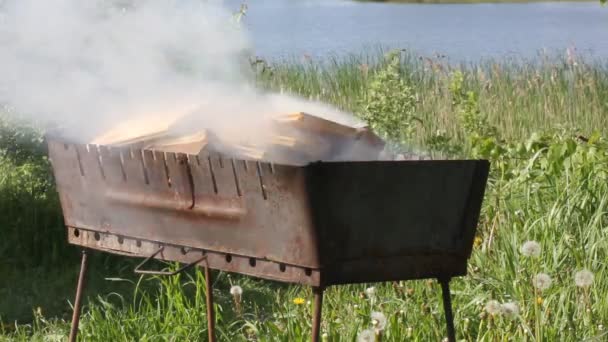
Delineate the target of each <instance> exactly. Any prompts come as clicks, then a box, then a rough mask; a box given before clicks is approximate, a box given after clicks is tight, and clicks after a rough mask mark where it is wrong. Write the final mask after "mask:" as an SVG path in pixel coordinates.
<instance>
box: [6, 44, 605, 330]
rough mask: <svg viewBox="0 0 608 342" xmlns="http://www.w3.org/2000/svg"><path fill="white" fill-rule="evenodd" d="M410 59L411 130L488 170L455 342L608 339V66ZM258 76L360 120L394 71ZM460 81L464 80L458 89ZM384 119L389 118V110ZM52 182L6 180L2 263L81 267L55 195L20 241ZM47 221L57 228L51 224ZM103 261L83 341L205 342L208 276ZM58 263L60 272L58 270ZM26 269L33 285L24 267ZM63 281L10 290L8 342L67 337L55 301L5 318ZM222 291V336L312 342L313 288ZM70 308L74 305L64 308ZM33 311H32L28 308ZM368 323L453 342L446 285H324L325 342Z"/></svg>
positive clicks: (365, 62) (221, 279) (248, 281)
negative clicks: (143, 274) (34, 203)
mask: <svg viewBox="0 0 608 342" xmlns="http://www.w3.org/2000/svg"><path fill="white" fill-rule="evenodd" d="M401 58H402V60H401V62H400V66H399V68H398V71H399V72H398V76H397V77H398V78H399V79H400V80H403V81H404V82H405V84H407V85H408V86H409V87H411V88H412V89H413V92H414V96H415V99H416V101H415V102H414V103H413V104H412V105H413V106H414V113H415V115H416V116H417V117H418V118H419V119H420V121H413V124H414V126H415V129H414V131H413V133H412V136H411V137H412V139H413V143H417V144H420V145H423V146H424V145H425V144H426V146H429V148H430V147H431V146H432V147H434V148H439V149H441V150H442V152H444V153H446V154H447V155H454V154H456V155H464V156H467V157H474V158H489V159H491V161H492V172H491V176H490V179H489V183H488V189H487V191H486V197H485V200H484V207H483V210H482V215H481V218H480V223H479V226H478V235H477V238H476V245H475V248H474V251H473V254H472V257H471V259H470V265H469V270H468V271H469V274H468V276H466V277H463V278H458V279H454V281H453V284H452V296H453V302H454V307H455V309H456V310H455V319H456V326H457V335H458V336H459V338H461V339H464V340H466V341H581V340H585V339H595V340H596V341H601V340H606V339H607V338H608V335H606V327H607V326H608V296H607V294H608V267H607V264H606V262H607V260H608V239H607V238H606V236H608V167H607V166H608V142H607V141H606V140H605V138H604V136H605V134H606V132H605V129H604V127H606V120H607V114H608V113H607V106H608V87H607V85H608V70H606V66H605V65H602V64H597V63H586V62H584V61H580V60H574V59H573V58H564V59H563V60H539V61H535V62H534V63H523V62H494V61H488V62H483V63H481V64H478V65H468V66H449V65H448V63H446V62H445V61H442V60H441V59H418V58H416V57H415V56H413V55H403V56H401ZM255 68H256V70H257V82H258V83H259V85H260V86H261V87H266V88H268V89H274V90H279V91H280V90H282V91H285V92H293V93H297V94H301V95H303V96H305V97H311V98H314V99H317V98H318V99H321V100H323V101H327V102H330V103H333V104H335V105H337V106H339V107H341V108H344V109H348V110H352V111H354V112H356V113H359V114H362V113H364V112H365V111H366V110H368V109H369V108H370V106H369V105H368V104H369V101H371V100H373V101H378V99H379V98H380V99H381V98H382V97H381V96H380V97H375V98H372V97H370V96H369V94H368V92H369V90H370V87H372V86H371V85H370V84H371V83H372V81H373V80H377V79H378V77H377V76H378V75H379V74H380V73H382V72H383V70H384V71H386V70H387V69H386V68H387V64H386V63H385V62H383V61H382V59H381V58H378V56H371V57H352V58H350V59H344V60H338V59H333V60H329V61H323V62H320V63H316V62H307V63H299V62H298V63H279V64H274V65H266V64H265V63H264V62H258V63H255ZM457 71H460V73H461V74H462V78H461V79H460V78H459V76H458V75H460V74H459V73H458V72H457ZM386 75H387V74H384V76H383V77H384V78H383V79H386V77H393V76H390V73H389V76H386ZM374 89H375V90H377V91H381V89H380V88H374ZM389 90H390V89H389ZM388 95H390V96H395V97H396V98H399V96H401V95H400V94H388ZM370 99H371V100H370ZM372 107H373V108H376V107H377V106H372ZM366 108H367V109H366ZM387 108H389V110H390V108H391V107H390V105H389V106H388V107H387ZM367 114H369V113H367ZM408 124H412V122H409V123H408ZM404 126H405V125H404ZM438 131H439V132H443V133H438ZM594 132H595V133H594ZM580 136H582V138H581V137H580ZM440 138H441V139H443V140H441V139H440ZM437 141H440V142H441V143H437ZM9 145H10V144H9ZM26 146H27V144H26ZM460 147H462V148H460ZM4 148H5V149H7V147H4ZM16 150H20V149H19V148H17V149H16ZM32 153H33V152H27V153H25V154H26V155H27V154H32ZM11 158H12V159H11ZM40 158H41V157H39V156H37V157H35V158H34V160H39V159H40ZM19 163H21V164H19ZM31 163H34V164H36V163H37V162H33V161H27V160H26V161H24V162H18V161H17V159H16V158H13V157H8V156H7V157H6V158H5V159H2V163H0V165H2V167H4V169H3V170H4V171H5V172H9V170H12V171H10V172H13V173H15V172H19V171H15V170H18V166H19V165H30V164H31ZM36 165H37V164H36ZM41 165H44V163H42V164H41ZM24 167H25V166H24ZM28 167H29V166H28ZM41 167H42V166H41ZM10 172H9V173H10ZM45 172H48V170H47V171H45ZM45 172H42V173H41V174H39V175H38V174H37V176H36V177H33V178H28V176H26V175H25V174H23V173H17V174H18V176H15V177H17V179H19V180H20V182H22V183H18V182H17V181H12V182H4V183H1V182H0V194H2V196H4V197H6V200H5V202H2V203H3V207H2V208H3V211H2V212H4V213H5V216H6V219H5V220H4V221H3V226H2V234H3V237H4V236H7V239H3V243H2V246H4V247H3V250H2V254H0V255H1V257H2V258H3V260H4V258H8V257H9V256H12V255H13V254H14V253H16V252H17V251H18V249H19V247H18V246H19V244H23V245H24V246H32V247H31V249H29V250H28V249H26V250H24V252H25V253H23V255H26V254H28V253H30V252H31V253H32V255H34V256H36V255H41V254H45V253H49V255H52V253H53V252H52V251H53V248H55V247H53V246H55V245H57V246H60V248H59V249H60V250H61V252H60V253H59V255H61V256H62V258H60V260H57V261H53V262H51V263H52V264H56V266H55V268H56V269H60V270H61V269H62V268H65V266H62V265H65V264H66V263H72V264H73V265H74V266H73V267H74V268H75V267H76V266H77V264H78V261H77V259H76V258H75V256H74V253H73V251H70V250H69V247H67V246H66V245H65V243H64V242H63V239H64V235H63V234H56V232H57V231H56V229H59V228H57V226H58V225H59V223H58V222H56V220H57V217H58V215H60V213H59V212H58V208H57V207H56V205H57V204H56V199H53V197H52V196H51V195H50V193H49V195H48V196H47V198H48V200H47V199H45V201H48V204H46V205H47V206H48V208H50V209H48V212H43V211H40V209H37V210H39V211H38V213H40V215H41V217H40V218H37V219H35V220H34V219H31V221H28V222H30V223H29V224H30V228H27V229H25V230H24V231H23V234H21V233H20V232H19V231H18V229H17V228H16V225H15V224H14V223H11V222H12V221H14V220H16V219H23V218H24V217H26V216H28V217H29V216H32V214H31V213H32V212H31V211H28V210H33V209H31V208H27V207H25V206H21V205H17V204H18V203H28V201H29V199H30V198H31V196H32V195H31V193H35V194H37V196H39V191H34V192H31V191H30V193H28V191H27V189H28V186H29V184H30V183H33V184H37V183H36V182H38V181H39V179H45V177H46V176H48V174H46V173H45ZM26 174H27V173H26ZM11 179H15V178H11ZM18 184H25V185H18ZM49 191H50V190H49ZM14 196H16V197H18V198H16V199H15V198H13V197H14ZM43 203H47V202H43ZM39 205H41V204H39ZM53 206H55V207H53ZM41 207H42V208H45V205H41ZM4 208H10V210H12V212H11V211H9V210H8V209H7V210H6V211H5V210H4ZM53 208H54V209H53ZM32 217H34V216H32ZM51 218H53V219H51ZM45 220H46V221H45ZM41 222H42V223H41ZM44 222H47V223H46V226H48V227H50V228H48V229H47V228H44V227H45V223H44ZM37 224H39V225H40V226H41V227H40V228H38V226H37ZM6 227H11V228H6ZM6 232H8V234H7V233H6ZM26 233H27V234H26ZM5 234H6V235H5ZM529 240H533V241H536V242H538V243H539V245H540V247H541V248H540V255H539V256H538V257H530V256H526V255H524V254H522V252H521V250H520V248H521V246H522V244H523V243H525V242H526V241H529ZM37 246H39V247H37ZM27 248H30V247H27ZM34 249H38V250H37V251H36V252H34V251H33V250H34ZM37 253H38V254H37ZM36 258H38V259H35V260H40V258H39V257H36ZM36 262H37V261H36ZM100 263H101V265H105V266H108V267H105V268H104V267H101V269H102V270H103V271H104V272H106V274H107V276H108V277H112V278H114V279H113V281H112V282H109V281H104V280H103V278H101V277H97V278H95V279H94V281H93V283H103V284H106V285H107V286H105V285H104V286H103V287H102V288H100V287H98V288H97V289H95V288H93V289H91V290H90V291H89V292H88V294H89V296H90V301H89V302H88V304H87V305H86V307H85V311H84V313H83V320H82V326H81V337H82V338H83V339H84V340H87V341H132V340H142V341H199V340H205V336H206V329H207V327H206V318H205V307H204V306H205V304H204V301H203V298H204V286H203V284H204V281H203V275H202V274H201V272H200V271H198V270H194V271H192V272H189V273H186V274H183V275H181V276H180V277H174V278H133V277H130V278H128V277H127V274H128V267H127V266H132V265H129V264H128V263H127V261H124V260H122V259H113V260H111V261H110V262H105V261H101V262H100ZM49 267H51V269H53V268H52V265H50V266H49ZM121 268H124V270H123V269H121ZM582 269H588V270H590V271H591V272H593V274H594V276H595V277H594V281H593V283H592V284H591V285H590V286H589V287H578V286H577V285H576V283H575V281H574V273H575V272H577V271H579V270H582ZM13 270H14V271H15V272H17V271H18V270H19V269H18V268H13ZM21 272H23V273H22V274H26V273H27V272H29V269H24V270H22V271H21ZM52 272H53V271H48V272H47V273H44V274H40V275H38V277H39V278H36V275H32V276H30V277H27V278H26V280H25V281H23V282H19V281H18V280H15V282H14V283H11V284H8V283H4V284H3V285H2V286H3V287H2V288H0V294H4V296H3V297H0V315H2V317H1V318H2V320H3V322H4V323H5V324H4V325H3V327H2V328H0V329H2V330H1V331H0V332H1V333H0V340H23V341H25V340H37V341H47V340H52V339H53V338H56V339H62V338H65V336H66V335H67V331H68V323H67V322H66V318H67V317H65V316H61V315H57V314H56V312H53V311H52V310H48V309H47V308H46V307H44V306H42V308H41V313H40V312H36V311H35V306H34V307H27V308H26V309H27V310H30V311H31V312H33V315H32V317H31V320H29V321H28V320H21V321H22V323H24V324H17V325H14V324H12V322H13V320H14V318H15V317H14V316H13V317H11V316H9V317H7V316H6V312H11V311H10V310H8V306H9V305H19V303H18V300H13V301H10V302H7V301H6V300H7V299H6V296H7V295H6V294H7V293H9V296H10V291H11V289H14V288H16V287H23V288H24V289H36V291H44V290H45V287H44V286H43V285H40V286H38V285H36V286H31V285H30V283H29V282H35V281H36V279H38V280H39V281H41V282H44V281H46V280H47V279H53V277H54V276H55V275H53V274H52ZM538 273H546V274H548V275H549V276H550V277H551V279H552V283H551V286H550V287H549V288H547V289H544V290H542V291H541V290H539V289H535V287H534V286H533V278H534V277H535V276H536V275H537V274H538ZM75 276H76V275H75V270H74V271H73V272H72V273H71V274H70V277H73V281H74V282H75ZM117 278H120V279H124V280H120V281H119V279H117ZM13 279H18V278H16V277H14V278H13ZM215 280H216V281H215V293H214V294H215V296H216V298H217V312H218V329H219V337H220V340H222V341H301V340H306V339H308V338H309V335H310V331H311V327H310V323H311V308H312V305H311V303H310V302H311V301H312V293H311V291H310V290H309V289H307V288H305V287H301V286H287V285H282V284H277V283H273V282H268V281H261V280H256V279H252V278H247V277H242V276H237V275H229V274H226V273H215ZM107 283H109V285H108V284H107ZM120 284H122V287H116V288H118V289H119V291H118V292H117V293H108V291H109V290H108V288H110V285H120ZM233 285H239V286H241V287H242V288H243V295H242V299H241V300H242V302H239V305H238V306H237V305H236V303H235V300H236V298H233V297H231V295H230V293H229V291H230V287H231V286H233ZM71 286H73V284H72V285H71ZM371 286H374V287H375V291H374V292H373V294H372V292H371V291H366V289H367V288H368V287H371ZM52 291H54V290H53V287H52V286H50V287H49V292H48V293H44V292H43V293H42V295H47V296H50V295H52V294H53V292H52ZM23 292H27V290H23ZM30 296H32V297H34V298H36V295H31V294H30ZM60 298H61V299H62V300H63V301H65V297H60ZM67 298H69V297H67ZM300 298H301V299H303V300H300ZM295 299H298V300H295ZM294 300H295V301H294ZM491 300H495V301H497V302H498V303H509V302H512V303H515V304H516V305H517V307H518V308H519V312H518V314H516V315H508V313H504V312H488V311H487V310H486V308H485V307H486V305H487V304H488V302H490V301H491ZM9 303H10V304H9ZM31 304H32V301H24V302H23V303H22V305H24V306H28V305H31ZM237 307H240V308H241V310H240V311H238V310H237ZM372 312H382V313H383V314H384V315H385V316H386V318H387V326H386V328H385V329H384V331H382V334H381V335H382V340H383V341H404V340H412V341H440V340H442V339H443V338H444V336H445V326H444V324H445V322H444V319H443V310H442V307H441V292H440V288H439V286H438V284H437V283H436V282H435V281H432V280H431V281H427V280H424V281H408V282H393V283H385V284H361V285H349V286H342V287H332V288H329V289H328V290H327V292H326V300H325V302H324V313H323V315H324V316H323V325H322V333H323V334H324V335H323V336H324V337H323V340H324V341H355V340H356V339H357V336H358V334H360V333H361V332H362V331H363V330H365V329H373V328H374V321H372V319H371V313H372ZM48 317H52V318H48Z"/></svg>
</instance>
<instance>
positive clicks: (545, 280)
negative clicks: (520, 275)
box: [532, 273, 552, 291]
mask: <svg viewBox="0 0 608 342" xmlns="http://www.w3.org/2000/svg"><path fill="white" fill-rule="evenodd" d="M551 283H552V280H551V277H550V276H549V275H548V274H546V273H539V274H537V275H535V276H534V279H532V285H534V287H535V288H536V289H538V290H540V291H544V290H546V289H548V288H549V287H551Z"/></svg>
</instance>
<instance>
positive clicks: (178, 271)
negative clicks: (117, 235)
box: [133, 246, 207, 276]
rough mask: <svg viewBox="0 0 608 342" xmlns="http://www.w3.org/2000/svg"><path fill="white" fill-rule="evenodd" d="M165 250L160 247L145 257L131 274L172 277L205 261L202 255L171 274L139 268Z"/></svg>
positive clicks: (205, 257) (163, 247)
mask: <svg viewBox="0 0 608 342" xmlns="http://www.w3.org/2000/svg"><path fill="white" fill-rule="evenodd" d="M164 249H165V246H162V247H161V248H159V249H158V250H157V251H156V252H154V253H152V255H150V256H149V257H147V258H146V259H145V260H144V261H142V262H141V263H140V264H139V265H137V267H135V269H134V270H133V272H135V273H137V274H151V275H164V276H174V275H176V274H179V273H181V272H183V271H185V270H187V269H189V268H190V267H192V266H194V265H196V264H198V263H199V262H201V261H203V260H205V259H207V256H206V255H203V256H202V257H200V258H199V259H197V260H196V261H193V262H191V263H189V264H187V265H184V266H182V267H181V268H179V269H178V270H176V271H173V272H169V271H153V270H142V269H141V267H143V266H144V265H145V264H147V263H148V262H149V261H150V260H152V259H154V257H155V256H157V255H158V254H159V253H160V252H162V251H163V250H164Z"/></svg>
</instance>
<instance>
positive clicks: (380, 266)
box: [307, 161, 488, 284]
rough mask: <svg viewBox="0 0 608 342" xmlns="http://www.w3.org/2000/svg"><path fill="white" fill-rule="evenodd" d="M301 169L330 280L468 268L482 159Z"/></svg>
mask: <svg viewBox="0 0 608 342" xmlns="http://www.w3.org/2000/svg"><path fill="white" fill-rule="evenodd" d="M307 171H308V174H307V183H308V190H309V191H310V201H311V202H310V205H311V207H312V208H313V215H314V222H315V226H316V229H317V230H318V235H319V239H320V246H321V255H322V263H323V265H324V266H325V273H326V275H327V278H325V280H326V281H327V283H328V284H340V283H350V282H371V281H385V280H397V279H416V278H427V277H437V278H439V277H449V276H456V275H463V274H465V273H466V262H467V259H468V257H469V254H470V250H471V246H472V244H473V238H474V234H475V230H476V225H477V219H478V215H479V210H480V207H481V200H482V197H483V193H484V189H485V182H486V177H487V173H488V163H487V162H486V161H401V162H363V163H362V162H357V163H348V162H346V163H318V164H314V165H310V166H309V167H308V169H307Z"/></svg>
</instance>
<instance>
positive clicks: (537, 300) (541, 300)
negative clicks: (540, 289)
mask: <svg viewBox="0 0 608 342" xmlns="http://www.w3.org/2000/svg"><path fill="white" fill-rule="evenodd" d="M543 302H544V300H543V297H541V296H538V297H536V304H538V305H542V304H543Z"/></svg>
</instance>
